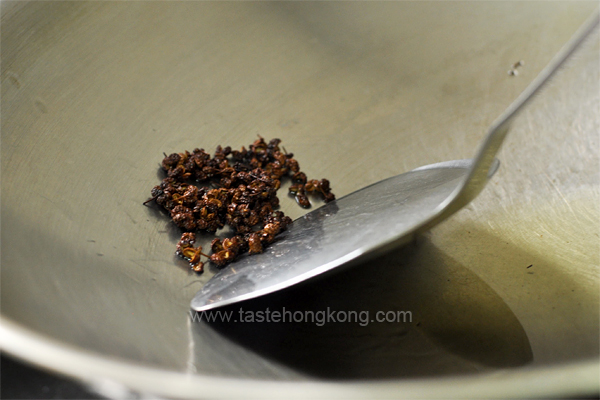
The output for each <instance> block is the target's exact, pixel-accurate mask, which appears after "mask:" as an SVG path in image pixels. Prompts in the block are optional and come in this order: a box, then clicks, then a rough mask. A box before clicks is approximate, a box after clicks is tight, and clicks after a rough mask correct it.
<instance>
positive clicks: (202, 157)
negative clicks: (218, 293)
mask: <svg viewBox="0 0 600 400" xmlns="http://www.w3.org/2000/svg"><path fill="white" fill-rule="evenodd" d="M280 143H281V140H280V139H272V140H270V141H268V142H267V141H265V139H264V138H262V137H261V136H259V137H258V139H256V140H255V141H254V142H253V143H252V144H251V145H250V146H249V149H246V148H245V147H242V148H241V149H240V150H232V149H231V147H229V146H226V147H222V146H217V148H216V150H215V153H214V156H213V157H211V156H210V154H209V153H207V152H206V151H205V150H204V149H199V148H196V149H194V150H193V152H192V153H190V152H188V151H185V152H182V153H172V154H170V155H166V154H164V159H163V160H162V162H161V167H162V168H163V169H164V170H165V172H166V174H167V177H166V178H164V179H163V181H162V182H161V184H160V185H158V186H155V187H153V188H152V190H151V192H150V193H151V195H152V197H151V198H150V199H148V200H147V201H146V202H144V204H147V203H150V202H152V201H154V202H156V203H157V204H158V205H160V206H162V207H163V208H164V209H165V210H167V211H168V212H169V214H170V216H171V218H172V220H173V222H174V223H175V224H176V225H177V226H178V227H180V228H181V229H182V230H184V231H186V232H184V233H183V235H182V236H181V239H180V240H179V242H178V243H177V250H176V252H175V253H176V254H177V255H178V256H180V257H182V258H184V259H186V260H187V261H188V262H189V263H190V267H191V268H192V270H194V271H196V272H202V271H203V268H204V264H205V261H202V260H201V258H202V257H205V259H206V260H210V262H211V263H213V264H215V265H216V266H217V267H223V266H225V265H227V264H228V263H230V262H232V261H233V260H235V259H236V258H237V257H238V256H239V255H241V254H244V253H249V254H257V253H261V252H262V251H263V250H264V248H265V247H266V246H268V245H269V244H270V243H272V242H273V241H274V240H275V236H277V235H278V234H279V233H281V232H282V231H284V230H285V229H286V228H287V226H288V225H290V224H291V223H292V220H291V219H290V218H289V217H287V216H285V215H284V214H283V212H281V211H275V210H274V208H277V207H278V206H279V198H278V197H277V190H278V189H279V188H280V186H281V179H283V178H285V179H291V180H292V182H293V184H292V185H291V187H290V188H289V192H290V193H291V194H293V195H294V197H295V198H296V201H297V202H298V204H300V205H301V206H302V207H310V205H311V204H310V201H309V200H308V194H311V195H321V196H322V198H323V199H324V200H325V202H329V201H332V200H334V199H335V196H334V195H333V193H331V188H330V184H329V181H328V180H326V179H321V180H316V179H311V180H308V179H307V177H306V174H305V173H304V172H302V171H300V165H299V164H298V161H297V160H296V159H294V158H293V157H294V154H293V153H288V152H287V151H286V150H285V148H283V147H281V148H280ZM190 180H195V181H196V182H198V183H202V184H203V185H206V184H208V185H210V186H209V187H201V186H196V185H194V184H191V183H190ZM225 225H227V226H229V227H231V228H232V229H233V230H234V232H235V235H234V236H233V237H231V238H225V239H222V240H221V239H218V238H215V239H214V240H213V241H212V242H211V251H212V254H210V255H207V254H204V253H202V247H200V246H199V247H194V242H195V240H196V236H195V233H194V232H199V231H205V232H215V231H217V230H218V229H220V228H223V227H224V226H225Z"/></svg>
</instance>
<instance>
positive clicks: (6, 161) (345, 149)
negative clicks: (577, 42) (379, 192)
mask: <svg viewBox="0 0 600 400" xmlns="http://www.w3.org/2000/svg"><path fill="white" fill-rule="evenodd" d="M1 4H2V25H1V29H2V42H1V48H2V76H1V78H2V99H1V101H2V103H1V107H2V110H1V111H2V230H1V232H2V286H1V289H2V293H1V296H2V325H1V327H0V330H1V334H0V344H1V346H2V350H3V351H6V352H7V353H10V354H12V355H14V356H16V357H19V358H21V359H23V360H26V361H28V362H30V363H33V364H36V365H38V366H41V367H44V368H47V369H50V370H53V371H55V372H58V373H61V374H65V375H68V376H71V377H75V378H77V379H79V380H82V381H83V382H85V383H87V384H89V385H91V386H92V388H94V389H95V390H97V391H99V392H100V393H102V394H104V395H106V396H110V397H116V398H118V397H125V396H129V395H131V394H132V393H137V394H141V395H142V396H165V397H179V398H197V397H203V398H204V397H205V398H234V397H243V398H251V397H257V398H265V397H267V396H271V397H273V396H277V397H299V398H306V397H312V398H332V397H333V398H338V397H339V398H376V397H397V398H401V397H465V396H476V397H484V396H485V397H489V396H501V397H510V396H518V397H526V396H548V395H556V396H559V395H560V396H573V395H590V394H595V393H598V392H599V373H600V370H599V353H600V352H599V343H598V336H599V285H598V282H599V279H598V278H599V270H600V268H599V245H598V244H599V237H598V236H599V219H600V212H599V204H600V202H599V200H600V192H599V171H600V165H599V160H598V153H599V152H598V148H599V147H598V146H599V144H598V137H599V136H598V132H599V125H600V123H599V117H598V115H599V113H598V107H599V99H600V94H599V92H598V85H599V65H598V52H599V47H598V43H599V40H598V33H597V32H596V33H595V34H594V35H593V37H592V38H591V39H590V40H588V41H587V43H586V44H585V46H584V47H583V48H582V50H581V51H580V52H578V53H577V55H576V57H575V58H574V59H573V60H571V62H569V63H568V65H567V66H566V68H565V69H564V70H563V71H562V72H561V73H560V74H559V75H558V76H557V77H556V79H555V80H554V82H553V84H552V85H551V87H550V88H548V89H547V90H545V91H544V92H543V93H542V94H541V95H539V96H538V98H537V99H536V100H535V101H534V103H533V104H532V106H531V108H530V109H529V110H528V111H527V112H526V113H525V114H524V115H523V116H521V117H520V120H519V121H517V122H516V123H515V124H514V130H513V133H512V134H511V136H510V137H509V138H508V139H507V141H508V142H507V143H506V144H505V147H504V149H503V151H502V152H501V154H500V156H499V158H500V160H501V162H502V166H501V168H500V170H499V171H498V173H497V175H496V177H495V179H494V181H493V182H492V183H491V184H490V185H489V186H488V188H486V190H485V191H484V192H483V193H482V194H481V195H480V197H478V198H477V200H476V201H475V202H474V203H473V204H471V205H470V206H469V207H467V208H466V209H464V210H462V211H461V212H459V213H458V214H456V215H455V216H454V217H452V218H451V219H450V220H449V221H447V222H446V223H444V224H443V225H441V226H439V227H436V228H435V229H433V230H432V231H431V232H429V233H428V234H426V235H424V236H423V237H422V238H420V239H419V240H418V241H417V242H415V243H413V244H411V245H409V246H407V247H405V248H403V249H400V250H397V251H394V252H392V253H390V254H387V255H385V256H382V257H380V258H377V259H375V260H372V261H369V262H368V263H365V264H361V265H358V266H357V267H355V268H352V269H348V270H346V271H342V272H341V273H339V274H335V275H331V276H328V277H325V278H323V279H320V280H318V281H315V282H310V283H309V284H306V285H302V286H300V287H297V288H292V289H290V290H286V291H283V292H280V293H276V294H272V295H269V296H266V297H263V298H259V299H255V300H252V301H249V302H246V303H243V304H242V305H241V306H242V307H243V309H244V310H245V311H252V312H258V311H262V310H265V309H266V308H267V307H269V308H270V309H271V310H282V309H284V308H285V309H287V310H294V311H310V310H314V311H320V310H327V309H329V310H334V311H346V312H350V311H352V310H354V311H368V312H369V313H370V315H375V314H376V313H377V312H379V311H382V312H389V311H392V312H397V311H409V312H410V316H411V318H410V321H401V322H373V323H368V324H359V323H353V322H336V323H334V322H331V323H327V324H324V325H322V326H319V325H318V324H315V323H310V322H288V323H243V322H239V321H238V322H231V323H225V322H223V321H218V322H212V323H207V322H205V321H204V322H194V321H192V320H191V319H190V315H189V314H188V311H189V301H190V299H191V297H192V296H193V295H194V293H195V292H196V291H197V290H198V289H199V288H200V287H201V286H202V285H203V284H204V283H205V282H206V281H207V280H208V279H209V278H210V276H212V274H213V273H214V270H211V269H208V270H207V271H206V272H205V273H204V274H203V275H196V274H194V273H191V272H190V271H189V269H188V268H187V267H186V265H185V263H184V262H183V261H182V260H179V259H177V258H176V257H175V256H174V255H173V251H174V244H175V243H176V241H177V239H178V233H179V231H178V230H177V229H176V228H174V227H173V225H172V224H171V223H170V222H169V220H168V218H167V217H166V216H165V215H164V214H163V213H161V212H160V210H158V209H156V208H153V207H144V206H142V202H143V201H145V200H146V199H147V198H148V196H149V191H150V189H151V187H152V186H154V185H156V184H157V183H158V182H160V179H161V178H162V174H161V172H160V171H159V168H158V163H159V162H160V160H161V158H162V153H163V152H165V153H171V152H180V151H183V150H186V149H193V148H194V147H204V148H205V149H207V150H209V151H212V150H214V148H215V147H216V146H217V145H218V144H224V145H226V144H228V145H231V146H232V147H234V148H235V147H241V146H242V145H248V144H249V143H251V142H252V141H253V140H254V139H255V138H256V135H257V134H260V135H262V136H264V137H266V138H272V137H279V138H281V139H282V140H283V144H284V145H285V147H286V148H287V150H288V151H292V152H294V153H295V154H296V157H297V158H298V160H299V161H300V164H301V166H302V167H303V169H304V170H305V171H306V172H307V174H308V175H309V176H315V177H317V176H318V177H327V178H329V179H330V181H331V182H332V186H333V188H334V192H335V193H336V194H337V195H338V196H342V195H344V194H346V193H349V192H352V191H354V190H356V189H358V188H360V187H363V186H366V185H368V184H370V183H373V182H376V181H379V180H381V179H383V178H386V177H389V176H392V175H396V174H399V173H401V172H404V171H408V170H410V169H412V168H415V167H417V166H420V165H425V164H431V163H434V162H436V161H443V160H451V159H461V158H467V157H470V156H471V155H472V154H473V153H474V150H475V148H476V145H477V143H478V142H479V140H480V139H481V138H482V136H483V134H484V132H485V128H486V127H487V126H488V125H489V124H490V122H491V120H492V119H493V118H495V117H496V116H497V115H498V114H499V113H500V112H501V111H502V110H503V109H504V108H505V107H506V106H507V105H508V104H509V103H510V102H511V101H512V100H513V99H514V98H515V97H516V96H517V95H518V94H519V93H520V92H521V91H522V90H523V89H524V88H525V86H526V85H527V84H528V83H529V82H530V81H531V80H532V79H533V77H534V76H535V75H536V74H537V73H538V72H539V71H540V70H541V69H542V68H543V67H544V66H545V65H546V63H547V62H548V61H549V60H550V58H551V57H552V56H553V55H554V54H555V53H556V52H557V51H558V50H559V49H560V47H561V46H562V45H563V44H564V43H565V42H566V41H567V40H568V39H569V37H570V36H571V35H572V34H573V33H574V32H575V31H576V29H577V28H578V27H579V26H580V25H581V24H582V23H583V22H584V21H585V19H586V18H587V17H588V16H589V15H590V14H591V13H592V12H594V8H595V7H596V5H597V3H596V2H470V1H469V2H467V1H465V2H383V3H379V2H352V3H342V2H306V3H305V2H235V3H234V2H15V3H11V2H2V3H1ZM521 60H523V61H524V64H523V65H521V66H517V69H516V71H517V74H514V73H513V74H509V73H508V71H509V70H511V69H512V68H513V66H514V64H515V63H516V62H518V61H521ZM281 197H282V210H283V211H285V212H286V213H287V214H288V215H290V216H291V217H293V218H296V217H299V216H301V215H302V214H303V213H304V212H305V210H303V209H300V208H298V207H297V205H296V204H295V202H294V201H293V200H292V199H288V198H286V196H281ZM366 271H368V273H366ZM238 309H239V305H238V306H236V307H232V308H229V309H227V308H226V309H225V311H229V312H235V313H237V312H238V311H239V310H238Z"/></svg>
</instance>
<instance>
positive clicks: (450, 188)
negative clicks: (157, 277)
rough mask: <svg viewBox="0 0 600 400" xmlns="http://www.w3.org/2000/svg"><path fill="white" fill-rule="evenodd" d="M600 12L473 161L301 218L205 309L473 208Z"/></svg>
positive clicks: (228, 275)
mask: <svg viewBox="0 0 600 400" xmlns="http://www.w3.org/2000/svg"><path fill="white" fill-rule="evenodd" d="M598 20H599V18H598V12H596V13H595V14H594V16H593V17H591V18H590V20H589V21H587V22H586V23H585V24H584V25H583V26H582V27H581V28H580V29H579V30H578V31H577V33H576V34H575V35H574V36H573V38H572V39H571V40H570V41H569V42H568V43H567V44H566V45H565V46H564V47H563V48H562V49H561V51H560V52H559V53H558V54H557V55H556V56H555V57H554V58H553V59H552V61H551V62H550V64H549V65H548V66H546V68H544V69H543V70H542V72H541V73H540V74H539V75H538V76H537V77H536V79H535V80H534V81H533V82H532V83H531V84H530V85H529V86H528V87H527V89H525V91H524V92H523V93H522V94H521V95H520V96H519V97H518V98H517V99H516V100H515V101H514V102H513V103H512V104H511V105H510V106H509V107H508V109H507V110H506V111H505V112H504V113H503V114H502V115H501V116H500V117H499V118H498V119H496V121H494V123H492V125H491V127H490V128H489V130H488V134H487V136H486V138H485V139H484V141H483V144H482V145H481V147H480V149H479V151H478V152H477V154H476V155H475V158H473V159H472V160H457V161H448V162H442V163H438V164H432V165H427V166H424V167H420V168H417V169H415V170H412V171H410V172H407V173H404V174H401V175H397V176H394V177H392V178H389V179H386V180H383V181H381V182H378V183H375V184H373V185H370V186H368V187H365V188H363V189H360V190H358V191H356V192H354V193H351V194H349V195H347V196H345V197H343V198H340V199H338V200H336V201H333V202H331V203H328V204H326V205H324V206H323V207H320V208H318V209H316V210H314V211H312V212H310V213H308V214H306V215H305V216H303V217H301V218H299V219H297V220H296V221H294V223H293V224H292V225H291V226H290V227H289V228H288V229H287V231H285V232H284V233H282V234H281V235H280V236H279V237H278V240H277V241H276V242H275V243H273V244H272V245H271V246H270V247H269V248H268V249H267V250H266V251H265V252H264V253H262V254H258V255H253V256H245V257H242V258H241V259H240V260H238V261H236V262H235V263H232V264H230V265H229V266H227V267H226V268H224V269H223V270H221V271H219V272H218V273H217V274H215V276H213V277H212V279H211V280H210V281H209V282H208V283H207V284H206V285H205V286H204V287H203V288H202V289H201V290H200V291H198V293H197V294H196V295H195V297H194V298H193V300H192V303H191V307H192V309H194V310H196V311H205V310H209V309H213V308H216V307H220V306H224V305H227V304H231V303H235V302H238V301H242V300H247V299H250V298H254V297H257V296H261V295H264V294H267V293H271V292H274V291H277V290H280V289H283V288H286V287H289V286H291V285H294V284H297V283H299V282H302V281H304V280H306V279H309V278H312V277H314V276H317V275H320V274H322V273H324V272H327V271H330V270H332V269H334V268H336V267H339V266H342V265H344V266H346V265H350V264H353V263H357V262H361V261H364V260H365V259H367V258H369V257H373V256H375V255H377V254H381V253H382V252H385V251H387V250H390V249H392V248H395V247H398V246H400V245H403V244H405V243H407V242H410V241H411V240H412V239H413V238H414V236H415V235H417V234H419V233H421V232H423V231H425V230H427V229H430V228H431V227H433V226H434V225H436V224H438V223H440V222H441V221H443V220H445V219H446V218H448V217H449V216H450V215H452V214H453V213H455V212H456V211H458V210H460V209H461V208H462V207H464V206H465V205H467V204H468V203H469V202H471V201H472V200H473V199H474V198H475V197H476V196H477V195H478V194H479V193H480V192H481V190H482V189H483V188H484V186H485V185H486V183H487V181H488V180H489V179H490V178H491V177H492V175H493V174H494V173H495V172H496V170H497V168H498V166H499V162H498V160H497V159H496V158H495V155H496V153H497V152H498V150H499V148H500V146H501V144H502V142H503V141H504V138H505V137H506V135H507V133H508V130H509V123H510V122H511V121H512V120H513V119H514V117H515V116H516V115H517V114H518V113H519V112H520V111H521V110H522V109H523V107H524V106H525V105H526V104H527V103H528V102H529V100H531V98H532V97H533V95H535V94H536V93H537V92H538V91H539V90H540V89H541V87H542V86H543V85H544V84H545V83H546V82H547V81H548V80H549V79H550V77H551V76H552V75H553V74H554V73H555V72H556V71H557V70H558V69H559V68H560V66H561V65H562V64H563V63H564V62H565V60H567V59H568V57H569V56H570V55H571V54H572V53H573V51H574V50H575V49H576V48H577V47H578V45H579V44H580V43H581V42H582V41H583V40H584V39H585V38H586V37H587V36H588V34H589V33H590V32H591V31H592V30H593V29H594V28H595V27H596V26H597V25H598Z"/></svg>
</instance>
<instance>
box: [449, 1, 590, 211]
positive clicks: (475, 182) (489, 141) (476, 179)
mask: <svg viewBox="0 0 600 400" xmlns="http://www.w3.org/2000/svg"><path fill="white" fill-rule="evenodd" d="M599 20H600V10H599V9H596V10H595V11H594V13H593V14H592V16H590V17H589V18H588V19H587V21H586V22H585V23H584V24H583V25H582V26H581V27H580V28H579V29H578V30H577V32H576V33H575V34H574V35H573V37H572V38H571V39H570V40H569V41H568V42H567V43H566V44H565V45H564V46H563V48H562V49H561V50H560V51H559V52H558V53H557V54H556V55H555V56H554V57H553V58H552V60H551V61H550V63H549V64H548V65H547V66H546V67H545V68H544V69H543V70H542V71H541V72H540V73H539V75H538V76H537V77H536V78H535V79H534V80H533V81H532V82H531V83H530V84H529V86H527V88H526V89H525V90H524V91H523V92H522V93H521V94H520V95H519V97H517V99H516V100H515V101H513V102H512V104H511V105H510V106H508V108H507V109H506V110H505V111H504V113H502V114H501V115H500V116H499V117H498V118H497V119H496V120H495V121H494V122H493V123H492V125H491V126H490V127H489V129H488V133H487V137H486V138H485V140H484V142H483V144H482V145H481V147H480V148H479V151H478V152H477V154H476V155H475V158H474V162H473V166H472V167H471V171H470V172H469V174H468V175H467V178H466V179H465V181H464V183H463V185H462V187H460V188H459V189H458V190H457V192H456V195H455V196H453V200H452V203H454V202H457V204H456V205H458V206H460V207H462V205H463V202H464V204H466V203H468V202H470V201H471V200H472V199H473V198H475V197H476V196H477V195H478V194H479V192H481V190H482V189H483V187H484V186H485V184H486V182H487V180H488V177H489V176H491V175H492V174H493V173H494V172H495V170H496V168H497V166H498V164H499V163H498V161H497V160H496V159H495V156H496V154H497V153H498V150H499V149H500V146H501V145H502V142H503V141H504V139H505V137H506V135H507V133H508V131H509V128H510V123H511V122H512V120H513V119H514V118H515V117H516V116H517V115H518V114H519V112H520V111H522V110H523V108H524V107H525V106H526V105H527V104H528V103H529V101H530V100H531V99H532V98H533V96H534V95H535V94H537V93H538V92H539V91H540V90H541V89H542V87H543V86H544V84H545V83H546V82H548V81H549V80H550V78H552V76H553V75H554V74H555V73H556V71H557V70H558V69H559V68H560V67H561V66H562V65H563V64H564V63H565V61H566V60H567V59H568V58H569V57H570V56H571V54H573V52H574V51H575V50H576V49H577V48H578V47H579V45H580V44H581V43H582V42H583V41H584V40H585V39H586V38H587V37H588V36H589V35H590V33H591V32H592V31H593V30H594V29H595V28H596V27H597V26H598V22H599ZM449 205H450V204H449ZM452 205H455V204H452ZM452 208H453V207H452Z"/></svg>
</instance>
